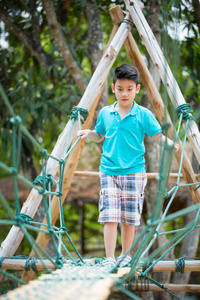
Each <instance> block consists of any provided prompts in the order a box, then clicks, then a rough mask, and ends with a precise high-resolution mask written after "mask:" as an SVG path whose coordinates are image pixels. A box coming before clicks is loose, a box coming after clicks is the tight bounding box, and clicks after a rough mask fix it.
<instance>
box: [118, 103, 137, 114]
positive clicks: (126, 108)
mask: <svg viewBox="0 0 200 300" xmlns="http://www.w3.org/2000/svg"><path fill="white" fill-rule="evenodd" d="M133 105H134V101H133V102H132V103H131V105H128V106H123V105H120V103H119V102H117V104H116V105H115V110H117V111H121V112H127V113H128V112H129V111H130V110H131V109H132V108H133Z"/></svg>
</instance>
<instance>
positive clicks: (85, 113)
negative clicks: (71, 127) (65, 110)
mask: <svg viewBox="0 0 200 300" xmlns="http://www.w3.org/2000/svg"><path fill="white" fill-rule="evenodd" d="M78 112H80V114H81V115H82V116H83V118H84V119H81V122H82V123H84V122H85V120H86V119H87V116H88V110H87V109H85V108H81V107H78V106H76V107H73V108H72V110H71V112H70V113H71V114H70V115H69V116H68V117H69V118H70V119H74V120H75V121H76V120H78Z"/></svg>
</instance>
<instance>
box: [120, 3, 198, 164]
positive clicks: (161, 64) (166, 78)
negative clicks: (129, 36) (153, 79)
mask: <svg viewBox="0 0 200 300" xmlns="http://www.w3.org/2000/svg"><path fill="white" fill-rule="evenodd" d="M124 2H125V4H126V7H127V10H128V11H129V13H130V15H131V17H132V20H133V22H134V24H135V26H136V28H137V30H138V32H139V34H140V37H141V39H142V41H143V43H144V45H145V46H146V49H147V50H148V53H149V55H150V56H151V58H152V61H153V62H154V64H155V66H156V68H157V70H158V72H159V74H160V77H161V79H162V81H163V84H164V85H165V86H166V89H167V92H168V94H169V97H170V99H171V101H172V103H173V105H174V107H175V108H176V107H178V106H179V105H182V104H185V103H186V102H185V99H184V97H183V95H182V93H181V90H180V88H179V86H178V84H177V82H176V79H175V77H174V76H173V74H172V72H171V69H170V67H169V65H168V63H167V61H166V59H165V57H164V55H163V53H162V51H161V49H160V46H159V45H158V42H157V41H156V38H155V36H154V34H153V32H152V30H151V28H150V27H149V24H148V23H147V21H146V19H145V17H144V15H143V13H142V11H141V9H140V6H139V3H138V1H137V0H133V1H132V3H133V5H131V4H130V1H129V0H124ZM187 136H188V139H189V141H190V144H191V146H192V149H193V151H194V153H195V156H196V158H197V161H198V162H199V164H200V133H199V130H198V127H197V124H196V123H195V122H194V121H193V120H191V121H190V123H189V130H188V134H187Z"/></svg>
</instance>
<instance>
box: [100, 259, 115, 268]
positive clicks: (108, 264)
mask: <svg viewBox="0 0 200 300" xmlns="http://www.w3.org/2000/svg"><path fill="white" fill-rule="evenodd" d="M116 264H117V262H116V260H115V259H114V258H112V257H108V258H106V259H105V260H104V261H103V262H102V263H101V265H102V266H104V267H115V266H116Z"/></svg>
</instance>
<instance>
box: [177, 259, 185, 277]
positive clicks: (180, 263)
mask: <svg viewBox="0 0 200 300" xmlns="http://www.w3.org/2000/svg"><path fill="white" fill-rule="evenodd" d="M175 264H176V269H175V270H176V272H177V273H181V274H183V273H184V271H185V258H184V257H181V258H179V259H178V261H177V260H176V261H175Z"/></svg>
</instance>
